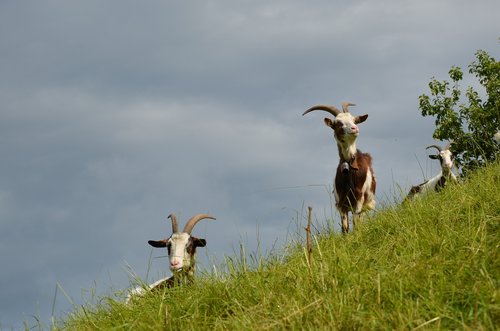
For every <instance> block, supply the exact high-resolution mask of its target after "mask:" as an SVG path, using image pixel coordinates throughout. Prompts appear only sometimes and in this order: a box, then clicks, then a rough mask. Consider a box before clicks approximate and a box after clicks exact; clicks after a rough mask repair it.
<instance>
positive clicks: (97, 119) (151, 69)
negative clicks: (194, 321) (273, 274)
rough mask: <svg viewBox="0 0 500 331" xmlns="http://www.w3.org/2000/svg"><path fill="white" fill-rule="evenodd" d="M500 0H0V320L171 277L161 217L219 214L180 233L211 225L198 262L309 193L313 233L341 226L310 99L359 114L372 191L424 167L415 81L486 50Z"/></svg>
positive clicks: (39, 314)
mask: <svg viewBox="0 0 500 331" xmlns="http://www.w3.org/2000/svg"><path fill="white" fill-rule="evenodd" d="M499 12H500V2H499V1H493V0H491V1H490V0H481V1H476V2H471V1H460V0H459V1H455V0H443V1H435V0H432V1H430V0H422V1H396V0H382V1H368V0H365V1H326V0H325V1H307V2H306V1H297V0H288V1H284V0H278V1H259V0H256V1H227V0H226V1H223V0H222V1H210V0H206V1H158V0H156V1H153V0H151V1H149V0H148V1H141V2H137V1H130V0H120V1H112V0H108V1H97V0H86V1H62V0H60V1H14V0H3V1H0V153H1V158H2V161H1V162H0V248H1V252H2V254H1V255H0V269H1V270H2V271H1V272H0V290H1V296H0V329H1V330H4V329H6V330H8V329H12V328H14V329H17V328H20V327H21V326H22V325H23V322H26V323H27V325H30V326H31V325H35V324H36V323H37V320H40V321H41V323H42V324H43V325H49V323H50V317H51V315H52V314H53V313H54V314H55V315H56V317H63V316H64V314H65V313H67V312H69V311H71V306H72V304H73V305H76V306H78V305H81V304H82V303H85V302H89V300H91V299H89V298H92V296H93V295H95V296H104V295H109V294H111V293H113V292H114V291H119V290H124V289H127V288H128V287H130V284H129V272H130V271H131V272H133V273H135V274H137V275H138V276H139V277H141V278H142V279H146V278H147V280H148V281H150V282H152V281H154V280H156V279H158V278H159V277H162V276H166V275H169V271H168V262H167V260H166V259H165V258H164V257H163V256H164V255H165V252H164V251H160V250H153V249H152V248H151V247H149V246H148V245H147V240H149V239H162V238H164V237H167V236H169V235H170V232H169V231H170V229H171V228H170V224H169V223H168V222H167V216H168V215H169V214H170V213H175V214H176V215H177V218H178V219H179V221H180V222H181V223H182V224H183V223H184V222H185V221H186V220H187V219H188V218H190V217H191V216H193V215H195V214H198V213H209V214H211V215H213V216H215V217H216V218H217V220H215V221H210V220H204V221H201V222H200V223H199V224H198V225H197V226H196V228H195V229H194V231H193V234H194V235H196V236H199V237H202V238H206V239H207V246H206V247H205V248H201V249H199V250H198V255H199V256H198V267H199V269H201V270H211V269H213V264H217V263H218V262H221V261H223V260H224V256H232V255H233V254H235V252H238V251H239V247H240V244H243V245H244V247H245V250H246V251H247V252H256V251H257V250H259V249H260V250H261V251H262V252H263V254H268V253H269V252H271V251H275V250H276V251H280V250H282V248H283V247H285V246H286V245H287V243H290V241H291V240H293V238H296V237H297V235H298V234H299V232H300V230H298V229H299V228H300V226H299V225H300V224H301V222H304V219H305V216H306V215H305V213H306V206H309V205H310V206H312V207H313V212H314V216H315V220H316V221H315V222H316V230H317V231H319V230H321V227H322V226H324V225H325V222H326V223H327V224H330V225H331V226H334V227H335V228H336V229H338V215H337V214H336V212H335V211H334V210H333V211H332V207H331V188H332V181H333V175H334V171H335V168H336V166H337V162H338V152H337V147H336V143H335V141H334V139H333V135H332V131H331V130H330V129H328V128H327V127H326V126H325V125H324V124H323V118H324V117H325V116H328V114H327V113H324V112H314V113H312V114H309V115H307V116H305V117H302V116H301V114H302V113H303V112H304V110H306V109H307V108H309V107H311V106H313V105H316V104H331V105H336V106H337V107H339V106H340V105H341V103H342V102H343V101H349V102H353V103H355V104H356V105H357V106H356V107H351V112H352V113H353V114H355V115H361V114H368V115H369V117H368V120H367V121H366V122H364V123H362V124H360V135H359V137H358V140H357V146H358V148H359V149H361V150H362V151H364V152H369V153H371V154H372V156H373V168H374V171H375V174H376V177H377V182H378V185H377V186H378V187H377V200H378V203H379V205H384V204H386V203H388V201H392V200H393V197H394V195H395V194H396V193H397V192H398V190H399V189H398V188H401V190H403V191H406V190H407V189H408V188H409V187H410V186H411V185H412V184H418V183H420V182H422V181H423V180H424V179H428V178H429V177H432V176H433V175H435V174H436V173H437V172H438V171H439V169H438V165H437V164H436V163H435V162H436V161H432V160H429V159H428V158H427V154H426V151H425V147H426V146H428V145H430V144H433V143H439V142H436V141H434V140H433V139H432V132H433V130H434V119H433V118H424V117H422V116H421V114H420V111H419V109H418V96H419V95H421V94H423V93H428V86H427V84H428V83H429V81H430V79H431V78H432V77H436V78H438V79H447V78H448V76H447V72H448V70H449V69H450V67H451V66H453V65H455V66H459V67H462V68H464V71H465V72H467V70H466V68H467V66H468V65H469V64H470V63H471V62H472V61H473V60H474V53H475V52H476V51H477V50H479V49H483V50H485V51H487V52H488V53H489V54H490V55H491V56H493V57H494V58H496V59H497V60H498V58H499V57H500V42H499V39H498V38H499V37H500V21H499V20H498V13H499ZM463 85H464V87H466V86H468V85H472V86H477V82H475V80H474V77H470V76H469V75H468V74H466V75H465V79H464V81H463ZM480 92H481V91H480ZM443 144H444V143H443ZM332 218H333V220H332ZM326 219H330V220H329V221H326ZM148 270H149V272H148ZM56 288H57V290H56ZM66 296H67V297H69V299H68V298H67V297H66Z"/></svg>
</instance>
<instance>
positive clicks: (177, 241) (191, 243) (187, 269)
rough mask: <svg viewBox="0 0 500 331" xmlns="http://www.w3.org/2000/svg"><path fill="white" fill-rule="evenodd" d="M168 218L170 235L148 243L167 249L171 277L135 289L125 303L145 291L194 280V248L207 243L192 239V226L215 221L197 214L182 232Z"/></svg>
mask: <svg viewBox="0 0 500 331" xmlns="http://www.w3.org/2000/svg"><path fill="white" fill-rule="evenodd" d="M168 218H170V220H171V221H172V235H171V236H170V237H168V238H166V239H162V240H149V241H148V243H149V244H150V245H151V246H153V247H157V248H164V247H166V248H167V252H168V259H169V262H170V270H171V271H172V274H173V275H172V276H171V277H166V278H163V279H160V280H158V281H157V282H155V283H153V284H150V285H148V286H147V288H146V289H144V288H143V287H137V288H135V289H134V290H132V292H131V293H130V294H129V296H128V298H127V300H126V301H127V302H129V301H130V300H131V298H132V297H133V296H135V295H142V294H144V293H145V290H148V289H149V290H158V289H162V288H165V287H173V286H174V285H175V284H178V283H183V282H191V281H192V280H193V278H194V272H195V265H196V260H195V255H196V248H197V247H205V245H206V244H207V241H206V240H205V239H201V238H197V237H193V236H192V235H191V232H192V231H193V228H194V226H195V225H196V224H197V223H198V222H199V221H201V220H202V219H212V220H215V217H212V216H210V215H207V214H197V215H195V216H193V217H191V218H190V219H189V220H188V221H187V223H186V225H185V226H184V229H183V230H182V232H179V230H178V227H179V226H178V223H177V218H176V217H175V215H174V214H170V215H168Z"/></svg>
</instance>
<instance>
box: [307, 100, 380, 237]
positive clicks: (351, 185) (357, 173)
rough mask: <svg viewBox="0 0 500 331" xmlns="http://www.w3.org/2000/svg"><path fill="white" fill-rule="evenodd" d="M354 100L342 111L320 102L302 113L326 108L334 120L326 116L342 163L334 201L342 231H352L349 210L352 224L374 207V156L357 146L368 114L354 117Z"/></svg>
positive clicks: (336, 178) (344, 106)
mask: <svg viewBox="0 0 500 331" xmlns="http://www.w3.org/2000/svg"><path fill="white" fill-rule="evenodd" d="M349 106H355V105H354V104H352V103H349V102H344V103H342V112H341V111H340V110H339V109H338V108H336V107H335V106H326V105H317V106H314V107H311V108H309V109H308V110H306V111H305V112H304V113H303V114H302V115H305V114H308V113H310V112H312V111H314V110H323V111H326V112H328V113H330V114H332V115H333V116H335V119H333V120H332V119H330V118H328V117H327V118H325V119H324V122H325V124H326V126H328V127H329V128H331V129H332V130H333V133H334V137H335V140H336V141H337V147H338V151H339V157H340V160H339V164H338V166H337V173H336V175H335V189H334V194H335V201H336V207H337V209H338V210H339V212H340V216H341V219H342V232H344V233H347V232H348V231H349V218H348V215H349V214H348V213H349V212H351V213H352V225H353V227H355V226H356V221H357V220H358V219H359V217H360V216H361V213H362V212H364V211H367V210H371V209H374V208H375V198H374V196H375V189H376V186H377V182H376V179H375V174H374V172H373V169H372V157H371V155H370V154H368V153H362V152H361V151H360V150H358V149H357V148H356V139H357V137H358V135H359V128H358V126H357V124H359V123H362V122H364V121H366V119H367V118H368V115H361V116H353V115H351V113H349Z"/></svg>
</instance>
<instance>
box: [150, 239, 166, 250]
mask: <svg viewBox="0 0 500 331" xmlns="http://www.w3.org/2000/svg"><path fill="white" fill-rule="evenodd" d="M148 244H150V245H151V246H153V247H156V248H160V247H167V239H163V240H149V241H148Z"/></svg>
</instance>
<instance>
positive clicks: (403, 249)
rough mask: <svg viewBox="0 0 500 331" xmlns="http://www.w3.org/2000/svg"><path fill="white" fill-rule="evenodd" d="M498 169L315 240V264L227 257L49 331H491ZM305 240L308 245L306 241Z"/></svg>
mask: <svg viewBox="0 0 500 331" xmlns="http://www.w3.org/2000/svg"><path fill="white" fill-rule="evenodd" d="M499 187H500V163H496V164H492V165H489V166H488V167H486V168H482V169H480V170H479V171H478V172H477V173H475V174H473V175H472V176H471V177H469V180H467V181H465V182H464V183H463V184H459V185H455V186H451V187H447V188H446V189H445V190H443V191H442V192H440V193H439V194H430V195H428V196H425V197H422V198H420V199H417V200H416V201H414V202H413V203H407V204H403V205H394V206H392V207H391V206H389V207H385V208H384V209H383V210H381V211H379V212H377V213H376V214H374V215H372V216H371V217H369V219H366V220H365V221H364V222H363V223H362V224H361V225H360V226H358V228H357V229H356V231H355V232H354V233H351V234H349V235H347V236H342V235H341V234H337V233H319V234H317V235H316V236H315V240H314V247H313V249H314V251H313V260H312V261H311V263H310V264H309V263H308V259H307V254H306V251H305V249H304V248H303V247H302V245H299V244H298V243H295V244H292V245H291V246H290V247H289V248H288V249H287V251H286V254H285V258H278V257H277V256H274V257H269V258H267V259H265V260H264V261H260V260H259V261H258V263H253V264H250V266H249V264H248V263H246V261H244V260H242V258H233V259H228V266H227V269H228V272H227V273H225V274H223V275H220V274H219V275H215V274H212V275H209V274H204V275H201V276H200V277H199V278H198V279H197V281H196V282H195V283H194V284H193V285H191V286H186V287H182V288H181V287H177V288H174V289H170V290H166V291H164V292H160V293H152V294H150V295H147V296H145V297H144V298H139V299H137V300H136V301H134V303H133V304H130V305H125V304H123V299H122V298H119V297H120V295H118V297H117V298H102V299H101V300H100V302H99V303H98V304H95V305H91V304H89V305H87V306H85V307H81V308H80V309H76V310H75V311H73V312H72V313H70V314H69V315H67V316H65V317H64V318H63V320H60V321H58V322H57V323H56V324H55V325H54V326H53V328H54V329H57V330H59V329H64V330H65V329H68V330H162V329H165V330H170V329H172V330H179V329H183V330H207V329H208V330H280V329H287V330H308V329H310V330H321V329H328V330H352V329H362V330H392V329H393V330H449V329H461V330H495V329H497V328H498V326H499V325H500V305H499V302H498V298H499V294H500V293H499V276H500V263H499V262H500V261H499V250H498V247H499V245H500V241H499V238H498V233H499V232H500V194H499V192H498V188H499ZM303 244H305V241H304V243H303Z"/></svg>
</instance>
